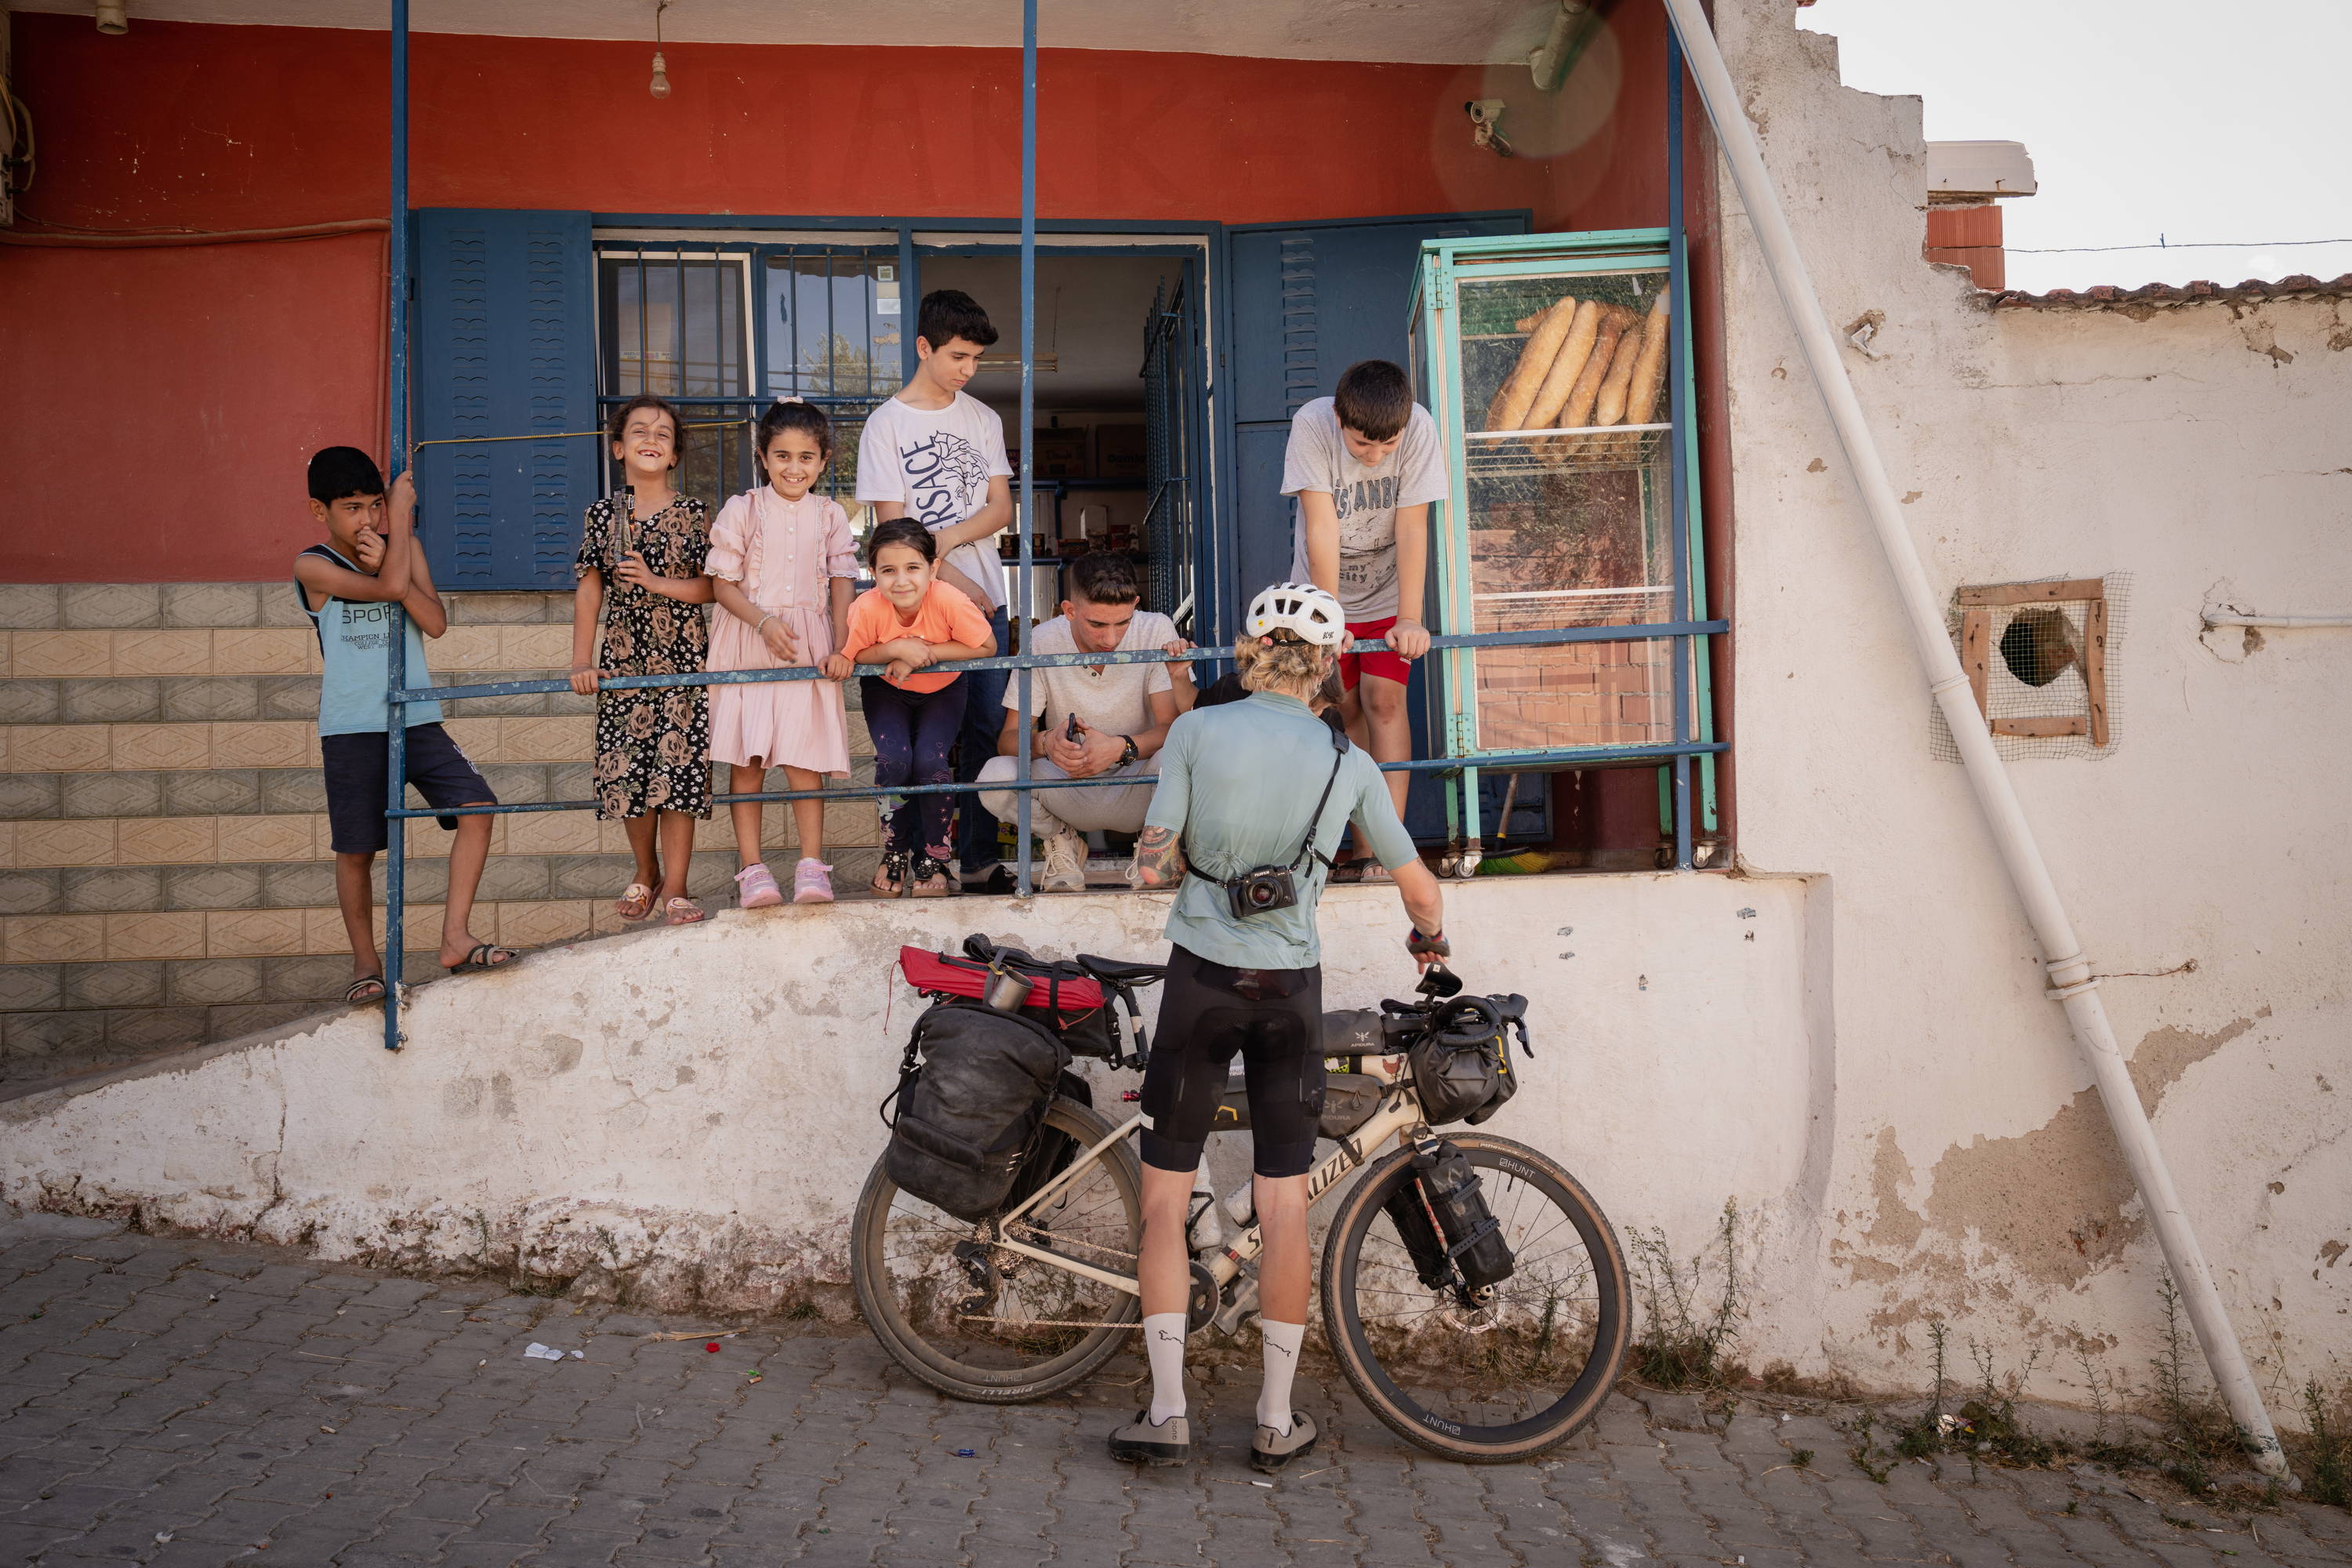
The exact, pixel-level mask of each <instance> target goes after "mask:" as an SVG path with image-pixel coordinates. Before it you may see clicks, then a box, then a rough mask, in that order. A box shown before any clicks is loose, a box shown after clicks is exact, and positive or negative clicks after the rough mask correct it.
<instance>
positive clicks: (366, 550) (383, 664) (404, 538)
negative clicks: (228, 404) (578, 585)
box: [294, 447, 515, 1004]
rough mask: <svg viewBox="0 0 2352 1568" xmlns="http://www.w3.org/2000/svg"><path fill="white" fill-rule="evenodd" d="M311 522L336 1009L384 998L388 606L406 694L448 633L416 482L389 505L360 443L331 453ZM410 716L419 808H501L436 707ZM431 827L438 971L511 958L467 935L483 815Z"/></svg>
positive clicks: (324, 456)
mask: <svg viewBox="0 0 2352 1568" xmlns="http://www.w3.org/2000/svg"><path fill="white" fill-rule="evenodd" d="M310 515H311V516H312V517H313V518H315V519H317V520H318V521H319V522H320V525H322V526H323V527H324V528H325V529H326V531H327V542H326V543H324V544H313V545H312V546H310V548H309V549H308V550H305V551H303V552H302V553H301V554H299V555H297V556H296V557H295V558H294V586H295V589H296V591H297V592H299V594H300V595H301V596H302V610H303V613H304V614H306V615H308V616H310V624H311V625H312V626H315V627H316V628H317V629H318V633H319V653H320V659H321V662H322V665H323V668H322V670H321V673H320V679H319V750H320V753H321V755H322V756H323V759H324V762H325V768H326V775H327V823H328V826H329V828H330V829H331V832H332V835H333V845H334V851H335V901H336V902H337V903H338V904H340V905H341V907H342V911H343V929H344V931H346V932H347V933H349V935H350V937H351V942H352V974H353V976H354V978H353V979H352V984H351V986H350V988H349V989H347V990H346V991H345V992H344V993H343V1000H344V1001H346V1002H350V1003H354V1004H356V1003H362V1002H376V1001H381V1000H382V999H383V960H382V958H381V957H380V956H379V955H378V953H377V952H376V945H375V891H374V886H373V881H372V880H371V877H372V873H373V868H374V865H375V857H376V852H377V851H378V850H380V849H382V848H383V847H384V846H385V844H386V843H387V842H388V835H387V834H386V832H385V823H384V816H383V813H384V806H385V804H386V803H385V791H386V788H387V786H388V784H389V781H390V778H391V770H392V761H391V756H392V752H391V741H390V736H389V730H390V724H391V721H390V714H391V711H392V705H391V704H390V703H389V702H387V701H386V700H384V688H385V684H386V681H387V679H388V677H389V675H390V673H391V659H390V658H389V652H390V648H391V633H392V622H393V620H394V615H393V606H394V605H398V606H399V607H400V608H401V609H404V610H405V611H407V612H408V614H407V616H406V621H405V625H406V634H405V637H404V667H405V669H406V671H407V674H406V676H405V683H406V684H409V685H415V686H422V685H426V684H429V678H428V677H427V676H426V674H425V637H439V636H440V635H441V634H442V633H443V632H446V631H447V630H448V629H449V616H448V612H447V611H446V610H445V609H444V608H443V607H442V604H441V596H440V595H437V594H436V593H435V592H434V591H433V576H432V574H431V573H430V572H428V571H427V570H426V569H425V552H424V551H423V550H422V549H420V548H419V547H418V545H417V542H416V521H415V520H416V487H415V485H414V484H413V483H412V482H411V481H410V479H409V476H408V475H406V474H403V475H401V476H400V478H398V479H394V481H393V484H392V491H391V495H390V498H389V501H388V503H387V498H386V496H385V492H384V484H383V473H382V471H381V470H379V469H378V468H376V466H375V459H374V458H371V457H369V456H368V455H367V454H366V453H365V452H362V451H361V450H359V448H357V447H328V448H326V450H324V451H322V452H320V454H319V455H318V456H317V457H314V458H311V459H310ZM420 631H421V632H422V634H423V635H422V636H420V635H419V633H420ZM405 713H406V716H407V721H408V724H407V737H408V741H407V753H408V755H407V772H408V782H409V784H411V785H412V786H413V787H414V788H415V790H416V792H417V793H418V794H419V795H423V796H424V797H425V804H426V805H434V806H444V807H446V806H457V805H497V804H498V798H499V797H498V796H497V795H493V794H491V793H490V786H489V785H488V784H485V783H484V782H483V781H482V775H481V774H480V773H477V772H476V771H475V769H474V765H473V763H469V762H467V760H466V754H465V753H464V752H460V751H459V750H458V749H457V742H455V741H453V740H451V739H450V738H449V732H448V731H446V730H444V729H443V728H442V727H441V705H440V704H439V703H437V702H418V703H411V704H409V705H408V707H407V708H406V709H405ZM439 820H440V823H441V826H443V827H444V828H448V829H453V830H454V832H455V841H454V842H453V843H452V844H451V845H450V847H449V890H448V897H447V898H446V900H444V903H443V914H442V921H441V963H443V965H444V966H445V967H446V968H447V969H448V970H449V971H450V973H460V974H461V973H467V972H469V971H474V970H482V969H495V968H497V967H499V965H501V964H505V963H512V962H513V961H514V958H515V954H514V952H512V951H511V950H510V949H508V948H503V947H499V946H498V945H496V944H495V943H492V942H476V941H475V940H474V933H473V932H472V931H470V930H468V929H467V928H468V925H469V923H470V921H471V919H472V916H473V911H474V889H476V887H478V885H479V884H480V882H481V879H482V862H483V861H484V860H485V859H487V858H488V855H489V850H490V819H489V818H488V817H487V816H445V817H442V818H440V819H439Z"/></svg>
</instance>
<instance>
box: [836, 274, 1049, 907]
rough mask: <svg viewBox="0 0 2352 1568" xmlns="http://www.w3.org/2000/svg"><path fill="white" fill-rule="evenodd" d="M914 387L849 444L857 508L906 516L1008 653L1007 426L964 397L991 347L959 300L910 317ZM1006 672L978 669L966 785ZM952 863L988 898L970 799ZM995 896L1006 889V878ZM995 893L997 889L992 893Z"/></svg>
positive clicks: (972, 304) (976, 768)
mask: <svg viewBox="0 0 2352 1568" xmlns="http://www.w3.org/2000/svg"><path fill="white" fill-rule="evenodd" d="M915 331H916V337H915V353H916V356H917V360H918V362H919V363H917V364H916V367H915V375H914V379H913V380H911V381H909V382H908V383H907V384H906V385H905V386H903V387H901V388H899V389H898V395H897V396H895V397H892V398H890V399H889V400H888V401H887V402H886V403H884V404H883V405H881V406H880V407H878V408H877V409H875V411H874V412H873V413H872V414H870V415H868V416H866V431H865V434H864V435H863V436H861V437H859V439H858V443H857V499H858V500H862V501H871V502H873V503H874V516H875V520H876V521H882V522H887V521H889V520H890V519H892V518H894V517H911V518H913V519H915V520H916V521H919V522H920V523H921V524H922V525H923V526H924V527H926V528H928V529H929V530H930V531H931V536H932V538H933V539H935V540H936V541H937V542H938V544H939V571H938V576H939V578H940V581H943V582H945V583H948V584H950V585H951V586H953V587H955V588H958V589H960V590H961V591H962V592H963V593H964V594H966V595H969V596H970V597H971V601H972V602H973V603H974V604H976V605H979V606H980V607H981V608H982V609H983V610H985V611H987V612H988V616H989V629H990V630H991V631H992V632H993V633H995V636H996V646H997V647H1000V648H1003V649H1006V650H1007V651H1010V650H1011V647H1012V644H1011V642H1010V641H1009V640H1008V639H1007V636H1006V634H1007V631H1008V630H1009V627H1008V626H1007V623H1006V618H1005V614H1004V569H1003V566H1001V565H1000V564H999V563H998V557H997V553H996V544H995V539H996V535H997V534H998V533H999V532H1000V531H1003V528H1004V527H1005V525H1006V524H1008V523H1010V522H1011V521H1013V491H1012V487H1011V479H1012V474H1013V465H1012V464H1011V463H1009V462H1007V461H1006V460H1005V455H1004V421H1003V420H1002V419H1000V418H998V417H997V416H996V411H995V410H994V409H992V408H991V407H989V406H988V405H986V404H985V403H982V402H981V401H980V399H978V398H976V397H973V396H972V395H970V394H969V393H967V392H965V391H964V390H963V386H964V383H966V382H968V381H970V380H971V377H972V373H973V372H974V371H976V370H978V369H979V368H980V356H981V354H982V352H983V351H984V350H986V349H987V347H988V346H989V345H990V344H991V343H992V342H995V341H996V329H995V328H994V327H993V326H992V325H990V324H989V320H988V312H987V311H985V310H982V309H981V308H980V306H979V304H978V302H976V301H975V300H973V299H972V297H971V295H969V294H967V293H964V292H963V291H962V290H961V289H933V290H932V291H931V292H930V293H929V294H926V295H924V296H923V303H922V308H921V310H920V312H919V314H918V316H917V317H916V326H915ZM1006 674H1007V672H1006V671H1004V670H1001V669H976V670H972V671H971V672H970V673H969V674H967V675H966V676H965V678H964V683H965V685H966V686H967V687H968V688H969V689H970V695H969V696H968V698H967V699H966V701H965V704H964V720H963V730H962V732H961V735H960V736H959V737H958V746H959V748H960V749H959V754H958V761H957V763H956V778H957V779H958V780H959V781H960V782H962V783H966V784H969V783H971V781H972V780H973V779H974V778H977V777H978V776H979V774H980V770H981V766H982V763H986V762H987V761H988V759H989V758H990V757H991V756H992V755H994V754H995V751H996V726H997V721H998V720H999V719H1000V718H1001V717H1002V714H1003V703H1004V685H1005V679H1006ZM956 812H957V826H956V858H957V859H958V860H959V861H961V872H962V877H963V880H964V881H965V883H966V884H967V885H976V886H977V887H987V886H988V884H989V883H990V880H991V878H990V873H991V872H992V871H995V870H998V869H1000V868H998V866H997V864H996V859H997V857H996V818H995V817H993V816H991V815H990V814H989V813H988V812H986V811H984V810H982V809H981V807H980V805H979V803H978V802H977V801H975V800H974V799H973V798H972V797H971V796H969V795H961V796H958V797H957V800H956ZM1003 886H1004V890H1007V891H1009V890H1010V889H1011V887H1012V879H1011V877H1010V875H1009V874H1008V875H1006V876H1005V877H1004V879H1003ZM991 890H994V889H991Z"/></svg>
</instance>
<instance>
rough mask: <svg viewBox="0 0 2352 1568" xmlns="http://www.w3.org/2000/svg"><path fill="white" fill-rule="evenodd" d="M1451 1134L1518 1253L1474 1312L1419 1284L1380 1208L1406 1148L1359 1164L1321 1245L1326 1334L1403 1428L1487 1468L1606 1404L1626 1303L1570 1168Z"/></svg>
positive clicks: (1362, 1389) (1536, 1448)
mask: <svg viewBox="0 0 2352 1568" xmlns="http://www.w3.org/2000/svg"><path fill="white" fill-rule="evenodd" d="M1444 1142H1447V1143H1450V1144H1452V1145H1453V1146H1454V1148H1456V1149H1459V1150H1461V1151H1462V1152H1464V1153H1465V1154H1467V1155H1468V1156H1469V1157H1470V1163H1471V1164H1472V1165H1474V1166H1475V1167H1476V1169H1477V1172H1478V1177H1479V1183H1480V1186H1481V1189H1482V1191H1483V1193H1484V1195H1485V1197H1486V1205H1487V1207H1488V1209H1489V1210H1490V1211H1491V1212H1492V1213H1493V1215H1494V1216H1495V1218H1496V1221H1497V1222H1498V1223H1499V1224H1500V1225H1501V1226H1502V1236H1503V1238H1504V1240H1505V1241H1507V1243H1508V1244H1509V1246H1510V1247H1511V1251H1512V1253H1513V1255H1514V1264H1515V1267H1514V1269H1513V1272H1512V1273H1511V1275H1510V1277H1509V1278H1508V1279H1504V1280H1503V1281H1501V1282H1500V1283H1499V1284H1497V1285H1496V1286H1495V1287H1494V1290H1493V1296H1492V1298H1491V1300H1488V1301H1486V1303H1485V1304H1484V1305H1482V1306H1481V1307H1479V1308H1477V1309H1476V1310H1470V1309H1468V1308H1465V1307H1464V1306H1463V1305H1462V1303H1461V1302H1460V1301H1459V1300H1456V1299H1455V1298H1454V1296H1453V1295H1452V1294H1451V1293H1450V1292H1442V1291H1439V1290H1433V1289H1430V1288H1429V1287H1428V1286H1425V1285H1423V1283H1422V1282H1421V1279H1420V1276H1419V1274H1418V1272H1417V1270H1416V1269H1415V1267H1414V1264H1413V1259H1412V1255H1411V1253H1410V1252H1409V1251H1408V1250H1407V1247H1406V1246H1405V1242H1404V1238H1403V1237H1401V1236H1400V1235H1399V1234H1398V1232H1397V1228H1396V1222H1395V1220H1394V1219H1393V1218H1392V1217H1391V1215H1389V1213H1388V1212H1387V1211H1386V1209H1385V1208H1384V1206H1383V1205H1386V1204H1387V1203H1388V1201H1389V1199H1390V1197H1391V1195H1392V1194H1396V1193H1398V1192H1399V1191H1400V1190H1401V1189H1402V1188H1403V1187H1404V1186H1405V1184H1407V1183H1408V1182H1410V1181H1411V1180H1412V1175H1413V1172H1412V1150H1411V1149H1409V1148H1408V1149H1402V1150H1399V1151H1398V1152H1395V1153H1393V1154H1391V1155H1390V1156H1389V1157H1388V1158H1386V1159H1384V1160H1382V1161H1381V1162H1380V1163H1378V1164H1376V1165H1374V1166H1373V1167H1372V1168H1371V1169H1370V1170H1369V1171H1367V1172H1366V1173H1364V1176H1363V1179H1362V1180H1361V1181H1360V1182H1358V1183H1357V1184H1356V1185H1355V1188H1354V1190H1353V1191H1352V1192H1350V1193H1349V1194H1348V1197H1347V1199H1346V1200H1345V1201H1344V1202H1343V1203H1342V1204H1341V1205H1339V1213H1338V1214H1337V1215H1334V1216H1333V1218H1332V1221H1331V1229H1330V1233H1329V1235H1328V1237H1326V1238H1325V1241H1324V1244H1323V1327H1324V1332H1325V1333H1326V1334H1327V1335H1328V1337H1329V1339H1330V1342H1331V1351H1332V1353H1333V1354H1334V1355H1335V1356H1336V1357H1337V1358H1338V1359H1339V1370H1340V1371H1341V1372H1342V1373H1345V1374H1346V1375H1347V1379H1348V1382H1349V1384H1350V1385H1351V1386H1352V1387H1353V1388H1354V1389H1355V1391H1356V1394H1357V1396H1358V1397H1359V1398H1360V1399H1361V1400H1363V1402H1364V1404H1365V1405H1366V1406H1367V1407H1368V1408H1370V1411H1371V1412H1372V1414H1373V1415H1378V1416H1379V1417H1380V1418H1381V1420H1382V1421H1383V1422H1385V1423H1386V1424H1387V1425H1388V1426H1390V1427H1391V1429H1392V1430H1394V1431H1395V1432H1396V1433H1397V1435H1398V1436H1402V1437H1403V1438H1404V1439H1405V1440H1407V1441H1408V1442H1411V1443H1414V1444H1417V1445H1418V1446H1420V1447H1423V1448H1426V1449H1428V1450H1429V1451H1430V1452H1432V1453H1434V1454H1443V1455H1444V1456H1446V1457H1447V1458H1454V1459H1462V1460H1465V1461H1467V1462H1469V1463H1472V1464H1492V1463H1497V1462H1500V1461H1502V1460H1506V1459H1518V1458H1527V1457H1528V1456H1529V1455H1531V1454H1539V1453H1541V1452H1543V1451H1544V1450H1545V1449H1547V1448H1549V1447H1552V1446H1553V1445H1555V1444H1557V1443H1559V1442H1560V1441H1561V1440H1562V1439H1564V1438H1566V1437H1568V1436H1570V1434H1571V1433H1573V1432H1575V1431H1576V1430H1577V1429H1578V1428H1579V1427H1580V1426H1583V1425H1584V1424H1585V1423H1586V1422H1588V1421H1590V1420H1591V1419H1592V1417H1593V1415H1595V1414H1596V1413H1597V1412H1598V1411H1599V1410H1600V1408H1601V1401H1602V1400H1604V1399H1606V1398H1607V1397H1608V1396H1609V1390H1610V1388H1611V1387H1612V1385H1613V1384H1615V1383H1616V1381H1617V1374H1618V1372H1619V1371H1620V1370H1621V1368H1622V1365H1623V1363H1624V1360H1625V1347H1626V1341H1627V1335H1628V1332H1629V1328H1630V1320H1631V1316H1632V1314H1631V1310H1630V1302H1629V1301H1628V1300H1627V1294H1626V1283H1625V1260H1624V1255H1623V1253H1622V1251H1621V1250H1620V1249H1619V1247H1618V1245H1617V1236H1616V1233H1615V1231H1613V1230H1612V1228H1611V1227H1610V1225H1609V1221H1608V1218H1607V1217H1606V1216H1605V1215H1602V1214H1601V1208H1600V1205H1597V1204H1595V1203H1594V1202H1593V1201H1592V1198H1591V1194H1588V1193H1586V1192H1585V1190H1584V1188H1583V1187H1582V1186H1581V1185H1580V1184H1578V1182H1577V1180H1576V1178H1575V1177H1573V1176H1571V1175H1570V1174H1569V1173H1568V1172H1567V1171H1566V1170H1564V1169H1562V1168H1561V1167H1560V1165H1559V1163H1558V1162H1557V1161H1555V1160H1553V1159H1551V1158H1550V1157H1549V1155H1546V1154H1543V1153H1541V1152H1538V1151H1536V1150H1534V1149H1530V1148H1528V1146H1527V1145H1526V1144H1524V1143H1515V1142H1511V1141H1510V1140H1509V1139H1507V1138H1496V1137H1493V1136H1490V1135H1488V1134H1486V1133H1482V1132H1455V1133H1453V1134H1450V1135H1448V1136H1447V1137H1446V1138H1445V1139H1444Z"/></svg>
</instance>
